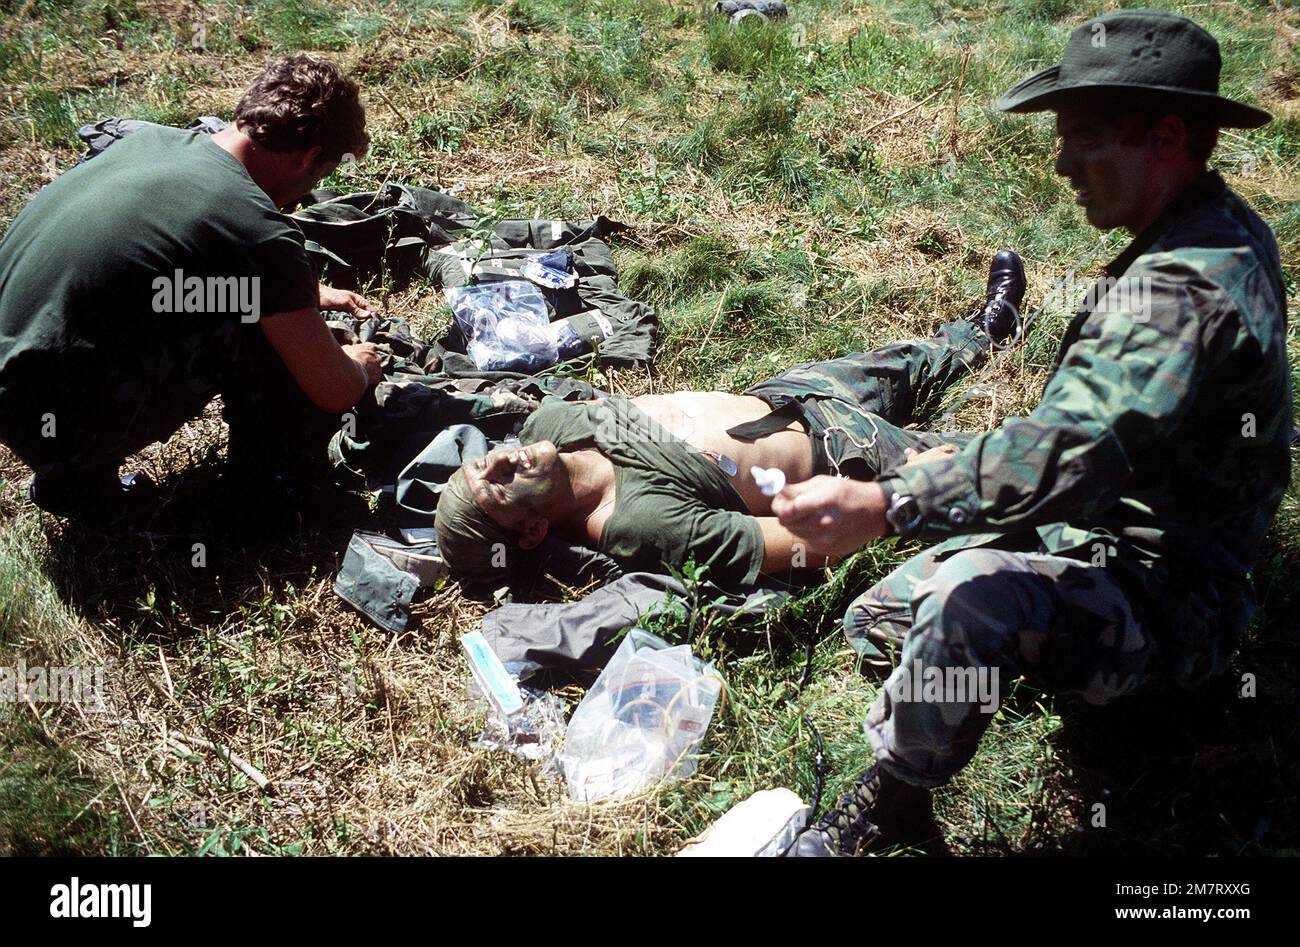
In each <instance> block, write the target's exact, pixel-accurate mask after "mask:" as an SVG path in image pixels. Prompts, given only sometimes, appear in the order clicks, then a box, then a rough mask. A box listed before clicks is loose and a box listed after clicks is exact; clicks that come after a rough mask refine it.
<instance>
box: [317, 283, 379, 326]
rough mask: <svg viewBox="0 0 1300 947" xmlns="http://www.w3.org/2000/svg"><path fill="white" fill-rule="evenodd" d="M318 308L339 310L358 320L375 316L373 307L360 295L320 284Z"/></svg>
mask: <svg viewBox="0 0 1300 947" xmlns="http://www.w3.org/2000/svg"><path fill="white" fill-rule="evenodd" d="M320 308H321V309H322V310H326V309H341V310H342V311H343V312H346V313H349V314H350V315H353V316H356V317H357V318H358V319H369V318H370V317H371V316H373V315H374V314H375V308H374V306H372V305H370V302H369V301H368V300H367V299H366V297H364V296H362V295H361V294H360V293H354V292H351V291H349V290H346V289H334V287H332V286H326V285H325V284H324V283H321V284H320Z"/></svg>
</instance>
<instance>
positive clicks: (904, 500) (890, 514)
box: [885, 494, 921, 536]
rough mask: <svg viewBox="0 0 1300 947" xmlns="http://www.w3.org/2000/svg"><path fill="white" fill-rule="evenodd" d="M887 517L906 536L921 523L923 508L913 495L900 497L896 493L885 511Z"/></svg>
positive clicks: (901, 534) (897, 530)
mask: <svg viewBox="0 0 1300 947" xmlns="http://www.w3.org/2000/svg"><path fill="white" fill-rule="evenodd" d="M885 519H887V520H889V522H890V525H892V526H893V527H894V530H895V531H896V532H897V533H898V534H899V535H900V536H905V535H907V534H908V533H910V532H912V531H913V530H915V529H916V528H917V527H919V526H920V525H921V508H920V506H918V505H917V502H916V500H915V499H913V498H912V497H900V496H899V495H898V494H894V497H893V499H892V500H891V501H890V503H889V510H888V511H887V512H886V513H885Z"/></svg>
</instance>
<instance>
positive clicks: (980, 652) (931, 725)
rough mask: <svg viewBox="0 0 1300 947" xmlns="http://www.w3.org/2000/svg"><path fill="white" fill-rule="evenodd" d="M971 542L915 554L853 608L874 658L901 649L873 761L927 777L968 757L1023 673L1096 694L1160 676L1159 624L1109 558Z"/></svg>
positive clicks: (947, 772) (939, 777)
mask: <svg viewBox="0 0 1300 947" xmlns="http://www.w3.org/2000/svg"><path fill="white" fill-rule="evenodd" d="M963 542H969V540H968V539H967V538H966V537H959V538H958V539H956V540H951V541H949V542H948V543H944V544H941V545H939V546H936V547H934V548H932V549H929V550H926V551H925V552H922V553H920V554H919V555H917V556H914V557H913V558H912V559H910V560H908V561H907V562H906V563H904V564H903V565H902V566H900V567H899V568H898V569H896V570H895V571H894V572H893V573H891V574H890V575H889V576H888V577H886V578H885V579H884V581H882V582H880V583H879V584H878V585H876V586H875V587H874V588H872V589H870V590H869V591H867V592H866V593H864V594H863V595H861V596H860V597H859V598H858V599H856V600H855V601H854V602H853V604H852V605H851V606H850V607H849V610H848V612H847V613H846V614H845V616H844V630H845V634H846V635H847V636H848V638H849V641H850V643H852V644H853V646H854V649H855V650H856V651H857V652H858V653H859V654H860V655H861V656H862V658H863V661H864V662H865V663H868V664H872V665H875V666H878V667H887V666H889V665H891V664H893V663H894V661H895V659H896V666H895V667H894V670H893V672H892V673H891V674H890V675H889V678H888V679H887V680H886V682H885V685H884V687H883V688H882V690H881V692H880V695H879V696H878V697H877V698H876V702H875V703H874V704H873V705H872V707H871V709H870V711H869V712H868V714H867V718H866V723H865V730H866V735H867V739H868V740H869V741H870V743H871V747H872V750H873V751H874V752H875V756H876V761H877V762H878V763H880V764H881V765H882V766H884V767H885V768H886V769H888V770H889V771H890V772H892V773H893V774H894V775H896V776H898V777H899V778H900V779H903V780H905V781H907V782H910V783H914V784H916V785H920V786H937V785H940V784H942V783H944V782H946V781H947V780H948V779H949V778H950V777H951V776H952V775H953V774H954V773H956V772H957V771H958V770H959V769H961V768H962V767H963V766H965V765H966V763H968V762H969V761H970V759H971V757H972V756H974V754H975V750H976V747H977V746H978V744H979V741H980V737H981V736H982V735H983V733H984V730H985V729H986V728H987V727H988V725H989V723H990V721H991V720H992V719H993V713H994V711H995V710H996V708H997V705H998V702H999V701H1000V699H1001V697H1002V695H1004V694H1005V693H1006V692H1007V689H1008V687H1009V685H1010V684H1011V682H1012V681H1014V680H1016V679H1017V678H1019V677H1021V676H1023V677H1025V678H1026V679H1027V680H1028V681H1029V682H1030V683H1032V684H1034V685H1035V686H1038V687H1042V688H1043V689H1045V690H1050V691H1055V692H1062V693H1074V694H1079V695H1081V696H1082V697H1083V698H1084V699H1085V700H1087V701H1088V702H1089V703H1092V704H1105V703H1107V702H1109V701H1111V700H1114V699H1115V698H1117V697H1121V696H1124V695H1126V694H1130V693H1133V692H1135V691H1137V690H1138V689H1140V688H1143V687H1146V686H1149V685H1152V684H1153V683H1154V682H1155V681H1156V679H1157V677H1158V672H1157V654H1156V651H1157V649H1156V644H1155V641H1154V638H1153V637H1152V634H1151V631H1150V630H1149V629H1148V628H1147V627H1146V626H1145V625H1144V624H1143V623H1142V622H1140V621H1139V620H1138V619H1137V618H1135V616H1134V611H1133V608H1132V606H1131V603H1130V600H1129V596H1128V595H1127V593H1126V592H1125V591H1124V590H1123V589H1122V588H1121V587H1120V585H1119V583H1118V582H1117V581H1116V579H1115V578H1114V576H1113V575H1112V574H1111V573H1109V572H1107V571H1106V569H1105V568H1102V567H1097V566H1092V565H1090V564H1088V563H1087V562H1083V561H1079V560H1075V559H1067V558H1064V557H1061V556H1052V555H1046V554H1038V553H1029V552H1013V551H1008V550H1005V549H997V548H987V547H980V548H965V549H961V548H960V546H961V544H962V543H963ZM954 550H958V551H955V552H954Z"/></svg>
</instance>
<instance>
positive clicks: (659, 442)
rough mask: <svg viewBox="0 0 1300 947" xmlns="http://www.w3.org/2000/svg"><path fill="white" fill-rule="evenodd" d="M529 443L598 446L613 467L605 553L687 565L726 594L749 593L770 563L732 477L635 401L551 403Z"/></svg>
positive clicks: (654, 564) (656, 566) (653, 567)
mask: <svg viewBox="0 0 1300 947" xmlns="http://www.w3.org/2000/svg"><path fill="white" fill-rule="evenodd" d="M519 439H520V441H522V442H523V443H524V444H535V443H537V442H538V441H551V442H553V443H554V444H555V446H556V447H557V448H559V449H560V450H566V449H573V448H580V447H594V448H596V449H597V450H599V451H600V452H601V453H602V454H604V455H605V456H606V457H608V458H609V459H610V460H611V461H613V463H614V485H615V491H616V492H615V501H614V510H613V513H612V514H611V515H610V517H609V519H608V520H607V521H606V523H605V528H604V530H603V531H602V532H601V536H600V543H599V544H598V549H599V551H600V552H603V553H605V554H606V555H608V556H612V557H613V558H614V559H616V560H617V561H619V562H620V563H622V564H623V565H626V566H631V567H632V568H635V569H644V570H648V571H656V572H657V571H661V569H662V568H663V565H665V564H666V565H669V566H672V567H673V568H680V567H681V566H682V565H683V564H684V563H685V562H686V561H687V560H688V559H694V560H695V562H696V563H697V564H699V565H706V566H708V571H707V572H706V573H705V577H706V578H708V579H710V580H712V581H713V582H716V583H718V584H719V585H723V586H727V587H737V586H749V585H752V584H753V583H754V581H755V580H756V579H757V578H758V574H759V570H760V569H761V568H762V565H763V533H762V531H761V530H760V529H759V526H758V521H757V520H756V519H754V517H753V516H751V515H750V514H749V513H748V512H747V511H746V509H745V504H744V502H743V501H742V500H741V498H740V496H739V494H737V493H736V490H735V488H734V487H732V486H731V483H730V482H729V481H728V480H727V478H726V475H724V474H723V472H722V471H721V470H719V469H718V467H717V465H716V464H715V463H714V462H713V461H712V460H710V459H709V458H707V457H705V456H703V455H702V454H700V453H699V451H697V450H695V448H693V447H691V446H690V445H689V444H687V443H686V442H685V441H683V440H681V439H679V438H677V437H674V436H673V435H672V434H669V433H668V432H667V431H666V430H664V428H662V427H661V426H660V425H659V424H657V423H656V422H655V421H654V420H653V419H651V418H650V417H649V416H648V415H646V414H645V413H644V412H642V411H641V410H639V409H638V408H637V407H636V406H635V405H633V404H632V403H631V402H630V401H628V400H627V399H626V398H621V397H617V396H616V397H611V398H607V399H605V400H603V401H600V402H597V403H595V404H578V403H573V402H569V401H563V400H561V399H559V398H546V399H545V400H543V401H542V403H541V405H540V406H539V407H538V408H537V410H536V411H534V412H533V414H532V415H531V416H530V417H529V419H528V420H527V421H526V422H525V423H524V426H523V429H522V430H521V431H520V433H519Z"/></svg>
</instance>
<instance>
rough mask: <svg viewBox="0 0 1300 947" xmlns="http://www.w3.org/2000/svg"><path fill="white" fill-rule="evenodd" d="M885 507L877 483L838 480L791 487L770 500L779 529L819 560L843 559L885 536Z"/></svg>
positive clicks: (823, 479)
mask: <svg viewBox="0 0 1300 947" xmlns="http://www.w3.org/2000/svg"><path fill="white" fill-rule="evenodd" d="M886 506H887V500H886V498H885V493H884V491H883V490H881V489H880V485H879V484H878V483H875V482H867V483H864V482H862V481H860V480H848V479H844V478H840V477H813V478H812V479H811V480H804V481H803V482H801V483H792V484H790V485H789V486H787V487H786V488H785V489H784V490H782V491H781V492H780V493H778V494H777V495H776V496H775V497H774V498H773V500H772V512H773V513H774V514H776V518H777V519H778V520H779V521H780V523H781V525H782V526H784V527H785V528H786V529H788V530H789V531H790V532H792V533H794V534H795V535H796V536H798V537H799V538H800V539H803V540H804V541H805V542H807V543H808V546H809V549H810V550H811V551H812V552H814V553H815V554H817V555H823V556H846V555H848V554H849V553H851V552H854V551H855V550H857V549H859V548H860V547H861V546H862V545H863V544H865V543H866V542H867V541H868V540H870V539H876V538H878V537H880V536H885V535H887V534H888V532H889V523H888V522H887V521H886V520H885V508H886Z"/></svg>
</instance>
